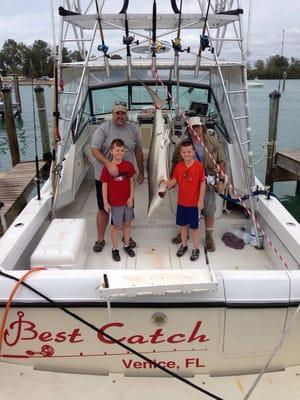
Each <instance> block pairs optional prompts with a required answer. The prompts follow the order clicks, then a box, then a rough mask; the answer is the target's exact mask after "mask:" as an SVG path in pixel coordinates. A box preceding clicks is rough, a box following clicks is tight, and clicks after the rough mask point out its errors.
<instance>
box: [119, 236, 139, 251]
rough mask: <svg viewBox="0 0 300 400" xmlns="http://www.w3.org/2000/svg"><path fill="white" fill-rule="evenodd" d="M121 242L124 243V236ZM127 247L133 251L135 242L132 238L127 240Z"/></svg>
mask: <svg viewBox="0 0 300 400" xmlns="http://www.w3.org/2000/svg"><path fill="white" fill-rule="evenodd" d="M122 242H123V243H124V236H123V237H122ZM129 246H130V247H131V248H132V249H134V248H135V247H136V242H135V241H134V240H133V239H132V238H129Z"/></svg>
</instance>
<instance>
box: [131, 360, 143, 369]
mask: <svg viewBox="0 0 300 400" xmlns="http://www.w3.org/2000/svg"><path fill="white" fill-rule="evenodd" d="M133 368H136V369H140V368H143V363H142V362H141V361H134V363H133Z"/></svg>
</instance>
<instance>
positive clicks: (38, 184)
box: [30, 60, 41, 200]
mask: <svg viewBox="0 0 300 400" xmlns="http://www.w3.org/2000/svg"><path fill="white" fill-rule="evenodd" d="M30 65H31V97H32V116H33V134H34V152H35V181H36V191H37V199H38V200H41V176H40V167H39V157H38V148H37V134H36V121H35V101H34V93H33V65H32V60H30Z"/></svg>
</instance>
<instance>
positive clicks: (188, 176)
mask: <svg viewBox="0 0 300 400" xmlns="http://www.w3.org/2000/svg"><path fill="white" fill-rule="evenodd" d="M183 177H184V179H186V180H187V181H188V182H191V181H192V177H191V175H190V174H189V169H188V168H187V169H186V170H185V171H184V174H183Z"/></svg>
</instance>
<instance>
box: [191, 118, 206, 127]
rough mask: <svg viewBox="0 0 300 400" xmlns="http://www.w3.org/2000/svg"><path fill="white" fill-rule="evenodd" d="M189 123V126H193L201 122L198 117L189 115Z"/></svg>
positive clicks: (199, 124) (200, 124)
mask: <svg viewBox="0 0 300 400" xmlns="http://www.w3.org/2000/svg"><path fill="white" fill-rule="evenodd" d="M189 125H190V126H194V125H198V126H202V125H203V123H202V121H201V119H200V117H191V118H190V119H189Z"/></svg>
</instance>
